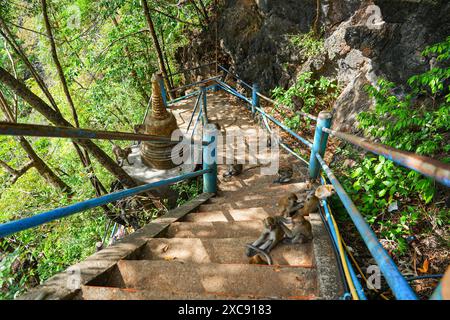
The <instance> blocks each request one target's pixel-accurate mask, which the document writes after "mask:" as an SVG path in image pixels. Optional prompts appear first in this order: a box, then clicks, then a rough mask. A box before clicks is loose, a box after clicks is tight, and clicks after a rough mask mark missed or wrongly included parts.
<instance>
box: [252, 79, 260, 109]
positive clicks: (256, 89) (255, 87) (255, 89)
mask: <svg viewBox="0 0 450 320" xmlns="http://www.w3.org/2000/svg"><path fill="white" fill-rule="evenodd" d="M258 92H259V87H258V84H256V83H254V84H253V87H252V115H253V117H255V108H258V107H259V96H258Z"/></svg>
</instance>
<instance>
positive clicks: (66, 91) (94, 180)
mask: <svg viewBox="0 0 450 320" xmlns="http://www.w3.org/2000/svg"><path fill="white" fill-rule="evenodd" d="M41 5H42V13H43V16H44V22H45V28H46V30H47V36H48V38H49V40H50V47H51V53H52V58H53V62H54V64H55V66H56V70H57V71H58V76H59V80H60V82H61V85H62V87H63V89H64V94H65V96H66V99H67V102H68V103H69V106H70V109H71V110H72V116H73V120H74V122H75V126H76V127H77V128H79V127H80V123H79V121H78V114H77V109H76V108H75V104H74V103H73V99H72V95H71V94H70V90H69V86H68V85H67V80H66V76H65V75H64V71H63V68H62V66H61V62H60V61H59V58H58V52H57V50H56V43H55V38H54V37H53V32H52V27H51V25H50V20H49V18H48V12H47V1H46V0H41ZM74 147H75V150H76V152H77V154H78V157H79V158H80V160H81V163H82V165H83V167H84V168H86V169H87V171H88V172H89V173H90V175H89V176H90V178H89V179H90V181H91V184H92V187H93V188H94V190H95V192H96V195H97V197H99V196H101V195H102V194H101V189H100V187H99V185H101V183H100V181H99V180H98V178H97V177H96V175H95V172H94V169H93V168H92V165H91V161H90V159H89V154H88V153H87V152H86V150H84V152H83V150H81V148H80V146H79V145H78V144H76V143H74ZM102 187H103V186H102ZM103 189H104V188H103Z"/></svg>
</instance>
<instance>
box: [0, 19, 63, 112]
mask: <svg viewBox="0 0 450 320" xmlns="http://www.w3.org/2000/svg"><path fill="white" fill-rule="evenodd" d="M0 34H1V35H2V36H3V38H4V39H5V41H6V42H8V43H9V44H10V45H11V47H12V48H13V50H14V51H15V52H16V54H17V55H18V56H19V58H20V59H21V60H22V61H23V63H24V64H25V65H26V66H27V67H28V70H30V72H31V74H32V75H33V78H34V79H35V80H36V82H37V84H38V86H39V87H40V88H41V90H42V92H43V93H44V94H45V96H46V97H47V99H48V101H49V102H50V104H51V106H52V107H53V109H54V110H55V111H56V112H57V113H59V114H61V112H60V111H59V109H58V106H57V104H56V102H55V100H54V99H53V96H52V95H51V94H50V91H49V89H48V87H47V85H46V84H45V82H44V80H43V79H42V78H41V76H40V75H39V73H38V72H37V70H36V69H35V68H34V66H33V65H32V64H31V62H30V60H28V58H27V56H26V55H25V53H24V51H23V49H22V47H21V46H20V45H19V44H18V43H17V41H16V40H15V37H14V35H13V34H12V33H11V31H10V30H9V28H8V26H7V25H6V23H5V21H4V20H3V18H2V17H1V16H0Z"/></svg>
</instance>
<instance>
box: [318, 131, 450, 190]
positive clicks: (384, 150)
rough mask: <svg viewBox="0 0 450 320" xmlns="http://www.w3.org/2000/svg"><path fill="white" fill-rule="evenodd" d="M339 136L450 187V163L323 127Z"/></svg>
mask: <svg viewBox="0 0 450 320" xmlns="http://www.w3.org/2000/svg"><path fill="white" fill-rule="evenodd" d="M322 130H323V131H324V132H326V133H329V134H331V135H333V136H335V137H337V138H340V139H342V140H344V141H347V142H349V143H351V144H353V145H355V146H358V147H360V148H363V149H364V150H367V151H370V152H373V153H375V154H377V155H380V156H383V157H385V158H386V159H389V160H391V161H393V162H395V163H397V164H399V165H401V166H403V167H406V168H408V169H411V170H414V171H417V172H419V173H421V174H423V175H425V176H427V177H430V178H433V179H435V180H436V181H438V182H440V183H442V184H443V185H445V186H447V187H450V165H449V164H447V163H444V162H440V161H437V160H435V159H432V158H429V157H425V156H420V155H417V154H415V153H413V152H408V151H403V150H398V149H395V148H392V147H389V146H387V145H384V144H381V143H376V142H373V141H370V140H368V139H366V138H360V137H357V136H354V135H352V134H348V133H343V132H339V131H335V130H331V129H327V128H322Z"/></svg>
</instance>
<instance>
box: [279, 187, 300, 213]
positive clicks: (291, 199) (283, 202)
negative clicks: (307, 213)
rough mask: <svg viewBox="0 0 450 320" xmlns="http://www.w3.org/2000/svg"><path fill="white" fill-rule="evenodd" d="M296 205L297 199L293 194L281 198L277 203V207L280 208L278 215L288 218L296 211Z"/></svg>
mask: <svg viewBox="0 0 450 320" xmlns="http://www.w3.org/2000/svg"><path fill="white" fill-rule="evenodd" d="M298 205H299V203H298V197H297V195H296V194H295V193H293V192H292V193H289V194H288V195H287V196H284V197H282V198H281V199H280V200H279V201H278V207H280V209H281V211H280V214H281V215H282V216H283V217H285V218H289V217H290V216H291V213H292V212H295V211H297V210H298ZM295 208H297V209H295Z"/></svg>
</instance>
